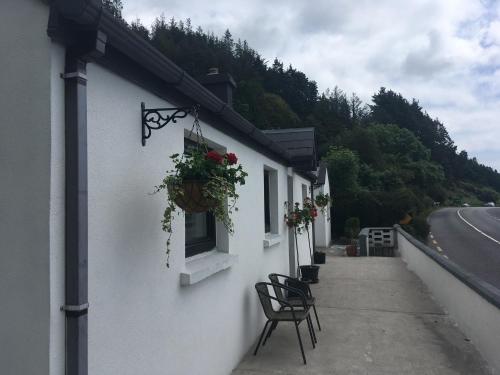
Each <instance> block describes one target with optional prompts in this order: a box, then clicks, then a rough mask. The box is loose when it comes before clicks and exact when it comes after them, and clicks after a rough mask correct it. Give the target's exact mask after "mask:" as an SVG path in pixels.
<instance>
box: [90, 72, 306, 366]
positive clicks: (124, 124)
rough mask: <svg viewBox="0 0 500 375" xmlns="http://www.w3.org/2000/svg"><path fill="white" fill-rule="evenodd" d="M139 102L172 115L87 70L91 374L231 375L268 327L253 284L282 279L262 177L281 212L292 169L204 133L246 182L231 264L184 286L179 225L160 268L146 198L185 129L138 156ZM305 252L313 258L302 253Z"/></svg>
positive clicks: (156, 209)
mask: <svg viewBox="0 0 500 375" xmlns="http://www.w3.org/2000/svg"><path fill="white" fill-rule="evenodd" d="M141 101H144V102H145V103H146V106H147V107H156V106H160V107H168V106H171V105H174V103H167V102H165V101H163V100H161V99H159V98H157V97H155V96H154V95H152V94H150V93H148V92H147V91H144V90H143V89H141V88H139V87H138V86H136V85H134V84H132V83H130V82H128V81H125V80H123V79H121V78H119V77H118V76H116V75H114V74H113V73H111V72H109V71H107V70H105V69H104V68H102V67H100V66H97V65H89V66H88V109H89V114H88V151H89V189H88V191H89V302H90V310H89V373H92V374H93V373H96V374H97V373H99V374H103V375H105V374H117V373H119V374H123V375H126V374H134V375H136V374H150V375H155V374H158V375H159V374H162V375H163V374H207V375H209V374H217V375H220V374H229V373H230V372H231V370H232V369H233V368H234V367H235V366H236V365H237V364H238V362H239V360H240V359H241V358H242V356H243V355H244V354H245V353H246V351H247V350H248V349H249V348H250V346H251V345H252V344H253V343H254V340H255V338H256V337H257V335H258V333H259V331H260V330H261V329H262V325H263V323H264V316H263V313H262V310H261V306H260V304H259V302H258V299H257V295H256V292H255V289H254V284H255V283H256V282H258V281H262V280H266V279H267V275H268V274H269V273H271V272H280V273H287V272H288V268H289V265H288V256H289V254H288V235H287V230H288V229H287V227H286V225H285V224H284V222H283V221H280V223H279V234H280V235H281V242H280V243H278V244H276V245H274V246H272V247H270V248H266V249H264V247H263V240H264V203H263V189H264V188H263V168H264V165H267V166H269V167H272V168H274V169H276V170H277V171H278V181H279V189H278V195H279V197H278V199H279V202H283V203H284V202H285V201H286V199H287V168H286V167H285V166H283V165H280V164H278V163H276V162H275V161H273V160H270V159H268V158H266V157H264V156H262V155H261V154H259V153H257V152H255V151H253V150H252V149H250V148H248V147H247V146H245V145H243V144H241V143H239V142H237V141H236V140H234V139H232V138H230V137H229V136H227V135H225V134H224V133H223V132H220V131H218V130H216V129H214V128H211V127H210V126H208V125H207V124H204V123H202V128H203V132H204V135H205V137H206V138H208V139H210V140H212V141H214V142H217V143H219V144H221V145H223V146H225V147H227V150H228V151H232V152H235V153H236V154H237V155H238V157H239V159H240V161H241V163H242V164H243V165H244V167H245V169H246V171H247V172H248V174H249V176H248V179H247V183H246V185H244V186H243V187H241V188H240V189H239V194H240V200H239V202H238V207H239V211H238V212H237V213H235V215H234V216H233V219H234V223H235V229H236V233H235V235H234V236H232V237H229V245H228V250H229V253H230V254H235V255H237V256H238V262H237V264H235V265H233V266H232V267H230V268H229V269H227V270H224V271H221V272H219V273H217V274H215V275H213V276H211V277H209V278H207V279H205V280H202V281H201V282H199V283H197V284H194V285H191V286H183V287H181V286H180V283H179V277H180V276H179V275H180V273H181V272H182V271H184V270H185V269H186V260H185V257H184V219H183V217H182V215H181V216H179V217H177V218H176V220H175V223H174V236H173V237H172V255H171V258H170V260H171V266H170V268H169V269H167V268H166V267H165V241H166V238H167V235H166V233H164V232H162V231H161V227H160V219H161V216H162V211H163V209H164V207H165V200H164V197H163V196H161V195H151V194H150V193H151V192H153V190H154V186H155V185H157V184H158V183H160V181H161V180H162V177H163V176H164V173H165V171H166V170H168V169H170V168H171V167H172V165H171V163H170V160H169V155H171V154H173V153H175V152H182V149H183V137H184V129H190V127H191V125H192V118H191V117H189V118H186V119H185V120H180V121H179V122H178V123H177V124H176V125H169V126H167V127H166V128H164V129H162V130H160V131H154V132H153V134H152V137H151V138H150V139H149V140H148V142H147V146H146V147H142V146H141V140H140V103H141ZM296 180H297V182H296V183H297V184H300V182H302V180H303V179H302V178H301V177H298V176H297V178H296ZM304 181H305V180H304ZM296 192H300V189H299V188H297V189H296ZM297 199H298V198H297ZM283 215H284V206H283V204H280V205H279V217H283ZM301 240H303V239H301ZM302 252H303V253H304V254H307V253H308V250H306V247H305V246H303V250H302ZM304 258H305V257H304ZM188 265H189V263H188Z"/></svg>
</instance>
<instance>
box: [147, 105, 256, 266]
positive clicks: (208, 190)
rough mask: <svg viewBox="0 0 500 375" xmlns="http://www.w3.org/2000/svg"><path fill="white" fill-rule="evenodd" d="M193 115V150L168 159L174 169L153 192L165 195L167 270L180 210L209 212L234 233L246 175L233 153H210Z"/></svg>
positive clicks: (196, 114) (195, 112) (197, 121)
mask: <svg viewBox="0 0 500 375" xmlns="http://www.w3.org/2000/svg"><path fill="white" fill-rule="evenodd" d="M193 112H194V118H195V119H194V123H193V128H192V129H191V133H190V138H191V135H192V133H193V131H194V130H195V131H196V138H197V142H196V148H194V149H192V150H189V152H188V153H183V154H182V155H180V154H173V155H171V156H170V159H172V162H173V164H174V168H173V169H172V170H170V171H168V172H167V175H166V176H165V178H164V179H163V181H162V183H161V184H160V185H158V186H156V190H155V192H156V193H157V192H160V191H165V190H166V191H167V192H168V194H167V207H166V208H165V211H164V213H163V219H162V221H161V223H162V229H163V230H164V231H165V232H167V233H168V239H167V251H166V252H167V267H168V266H169V255H170V240H171V237H172V221H173V219H174V214H175V213H177V214H179V213H180V212H179V210H178V209H181V210H182V211H184V212H186V213H198V212H207V211H208V212H211V213H212V214H213V215H214V216H215V218H216V219H217V220H218V221H220V222H221V223H222V224H223V225H224V226H225V227H226V229H227V230H228V232H229V233H231V234H232V233H233V232H234V230H233V222H232V220H231V215H232V213H233V211H236V210H237V208H236V201H237V199H238V197H239V196H238V194H237V192H236V186H237V185H244V184H245V177H246V176H247V175H248V174H247V173H246V172H245V171H244V170H243V166H242V165H241V164H238V157H237V156H236V155H235V154H233V153H225V154H221V153H219V152H217V151H213V150H212V151H209V150H208V147H207V145H206V141H205V139H204V138H203V135H202V133H201V128H200V124H199V120H198V113H197V111H196V109H195V110H193Z"/></svg>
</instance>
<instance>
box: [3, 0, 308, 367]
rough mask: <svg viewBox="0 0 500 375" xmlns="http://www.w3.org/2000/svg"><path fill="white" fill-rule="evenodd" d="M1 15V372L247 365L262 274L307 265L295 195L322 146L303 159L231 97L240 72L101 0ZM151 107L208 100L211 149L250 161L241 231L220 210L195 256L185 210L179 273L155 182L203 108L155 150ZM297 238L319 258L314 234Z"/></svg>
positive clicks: (204, 116)
mask: <svg viewBox="0 0 500 375" xmlns="http://www.w3.org/2000/svg"><path fill="white" fill-rule="evenodd" d="M0 19H1V24H2V25H4V27H5V29H6V30H8V32H4V33H1V35H0V39H1V40H2V43H1V44H2V46H4V48H5V52H6V53H5V54H4V55H3V57H2V58H1V59H0V68H1V69H0V72H1V74H2V76H1V82H2V85H1V86H0V92H1V97H2V101H1V102H0V106H1V107H2V111H0V123H1V124H2V126H1V128H0V129H1V130H0V131H1V132H2V133H1V137H0V145H1V147H0V166H1V171H2V194H1V196H0V208H1V220H2V225H1V226H0V238H1V241H2V246H1V252H0V280H1V282H0V292H1V296H2V300H3V301H4V302H5V303H2V306H1V307H0V317H1V321H2V323H1V325H0V329H1V335H0V336H1V342H0V346H1V350H0V372H1V373H2V374H8V375H11V374H12V375H14V374H16V375H17V374H26V375H28V374H37V375H40V374H51V375H59V374H65V373H67V374H81V375H84V374H100V375H101V374H103V375H105V374H134V375H136V374H151V375H154V374H217V375H219V374H228V373H230V372H231V370H232V369H233V368H234V367H235V366H236V365H237V363H238V362H239V360H240V359H241V358H242V357H243V355H244V354H245V353H246V352H247V351H248V349H249V348H250V346H251V345H252V344H253V343H254V341H255V338H256V336H257V335H258V333H259V330H260V329H261V328H262V323H263V319H264V317H263V314H262V311H261V307H260V305H259V302H258V299H257V297H256V293H255V290H254V287H253V285H254V284H255V283H256V282H257V281H261V280H266V279H267V275H268V274H269V273H271V272H278V273H285V274H292V275H293V274H295V272H296V268H297V255H296V249H295V247H294V241H293V235H292V233H291V231H290V230H289V229H288V227H287V226H286V224H285V223H284V220H283V217H284V215H285V211H286V208H285V202H296V201H298V202H301V201H302V200H303V198H304V194H305V195H307V196H310V194H311V191H312V188H311V186H312V185H313V184H314V182H315V181H316V180H315V176H314V173H313V172H314V171H315V168H316V154H315V150H310V152H309V154H308V156H306V157H305V158H303V159H301V161H300V163H298V162H297V160H295V159H294V156H293V155H292V154H291V153H290V152H289V150H287V149H286V148H285V147H281V146H280V145H279V144H277V143H276V142H274V141H273V140H272V138H271V137H269V136H267V135H266V134H264V133H262V132H260V131H259V130H258V129H256V128H255V127H254V126H253V125H252V124H250V123H249V122H248V121H246V120H244V119H243V118H241V116H239V115H238V114H237V113H236V112H234V111H233V110H232V108H231V102H230V99H231V98H230V89H231V86H230V82H229V83H228V81H227V80H224V79H223V78H224V77H223V76H220V77H219V78H220V79H219V78H217V79H216V81H217V82H218V83H220V84H221V85H225V84H226V86H222V87H223V88H224V90H219V91H218V90H212V91H210V90H209V89H207V88H206V87H204V86H202V85H201V84H200V83H199V82H198V81H196V80H195V79H193V78H191V77H190V76H189V75H187V74H186V73H185V72H183V71H182V70H181V69H180V68H179V67H177V66H176V65H175V64H173V63H172V62H171V61H169V60H168V59H167V58H165V57H164V56H163V55H161V54H160V53H158V52H156V51H155V50H154V49H153V48H152V47H151V46H149V44H148V43H147V42H146V41H144V40H142V39H141V38H140V37H138V36H137V35H134V34H133V33H131V32H130V31H129V30H128V29H127V28H126V27H125V26H123V25H121V24H119V23H118V22H116V21H115V20H114V19H113V18H112V17H111V16H110V15H108V14H107V13H105V12H104V11H102V9H101V5H100V1H91V0H74V1H73V0H72V1H60V2H58V1H54V2H49V3H47V2H44V1H40V0H25V1H22V2H18V1H14V0H7V1H4V2H2V4H1V5H0ZM212 78H213V77H212ZM212 83H213V82H212ZM220 87H221V86H220V85H219V86H217V88H218V89H220ZM228 90H229V91H228ZM228 93H229V94H228ZM142 102H143V103H145V106H146V107H147V108H171V107H184V106H188V107H189V106H192V105H194V104H198V105H200V123H201V127H202V130H203V134H204V136H205V138H206V139H207V141H208V142H209V145H210V146H211V147H214V148H217V149H219V150H222V151H226V150H227V151H229V152H234V153H236V154H237V155H238V158H239V161H240V162H241V163H242V164H243V165H244V167H245V170H246V171H247V172H248V178H247V182H246V184H245V185H244V186H242V187H240V188H238V193H239V194H240V199H239V201H238V208H239V210H238V211H237V212H235V214H234V215H233V220H234V225H235V234H234V235H232V236H231V235H229V234H228V233H227V231H226V230H225V229H224V228H223V226H222V225H220V224H218V223H216V224H214V235H213V237H214V241H215V245H214V246H211V247H210V248H205V249H201V250H200V249H198V250H197V251H196V254H195V255H192V253H189V252H187V251H186V249H187V243H188V242H189V237H190V236H191V235H192V234H193V232H192V231H200V230H201V231H202V232H203V230H204V228H203V225H204V224H200V220H197V219H196V218H192V217H190V218H189V220H186V218H185V216H184V215H180V216H178V217H176V218H175V221H174V232H173V236H172V246H171V247H172V254H171V258H170V268H166V266H165V262H166V255H165V241H166V238H167V234H166V233H164V232H163V231H162V230H161V226H160V219H161V216H162V212H163V209H164V207H165V197H164V196H163V195H162V194H152V192H153V191H154V186H156V185H158V184H159V183H160V182H161V180H162V178H163V176H164V175H165V172H166V171H167V170H169V169H171V168H172V164H171V161H170V159H169V155H171V154H174V153H182V152H183V150H184V144H185V142H186V139H187V138H189V136H190V132H189V131H190V129H191V127H192V124H193V117H192V116H191V115H188V116H187V117H185V118H183V119H178V120H177V123H171V124H168V125H167V126H165V127H164V128H162V129H160V130H153V131H152V133H151V137H150V138H148V139H147V141H146V144H145V146H143V145H142V143H141V141H142V134H141V131H142V127H141V126H142V123H141V121H142V118H141V103H142ZM304 161H305V162H306V163H305V164H304ZM266 176H267V178H268V181H267V183H265V178H266ZM265 189H268V194H269V196H270V201H269V205H268V206H266V205H265V202H264V190H265ZM266 210H268V211H269V215H268V216H269V221H270V222H269V223H266V219H265V216H266V215H265V211H266ZM188 221H189V222H188ZM201 222H203V219H201ZM266 224H269V225H268V226H266ZM200 225H201V227H200ZM298 250H299V253H298V257H299V261H300V263H301V264H309V263H310V259H309V246H308V243H307V237H306V236H305V235H303V236H300V237H299V241H298Z"/></svg>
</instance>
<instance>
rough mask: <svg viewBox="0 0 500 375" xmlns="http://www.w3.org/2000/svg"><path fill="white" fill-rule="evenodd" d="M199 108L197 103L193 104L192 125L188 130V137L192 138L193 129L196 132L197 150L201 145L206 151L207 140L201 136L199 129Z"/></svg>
mask: <svg viewBox="0 0 500 375" xmlns="http://www.w3.org/2000/svg"><path fill="white" fill-rule="evenodd" d="M199 109H200V106H199V105H198V104H196V105H195V106H193V116H194V121H193V126H192V127H191V131H190V132H189V138H190V139H192V136H193V131H195V132H196V149H197V150H199V149H200V146H203V148H204V149H205V152H208V146H207V142H206V140H205V137H203V132H202V131H201V126H200V116H199Z"/></svg>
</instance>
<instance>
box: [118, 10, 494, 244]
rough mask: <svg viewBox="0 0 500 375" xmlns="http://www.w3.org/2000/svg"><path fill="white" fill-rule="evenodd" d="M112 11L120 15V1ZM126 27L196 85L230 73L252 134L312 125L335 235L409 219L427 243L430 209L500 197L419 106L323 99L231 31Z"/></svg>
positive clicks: (399, 99) (381, 93)
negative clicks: (211, 74) (328, 186)
mask: <svg viewBox="0 0 500 375" xmlns="http://www.w3.org/2000/svg"><path fill="white" fill-rule="evenodd" d="M108 3H109V4H108V6H110V7H111V8H112V9H114V11H115V12H116V16H117V17H120V14H119V6H118V8H117V7H116V4H117V3H118V5H119V3H120V1H108ZM117 9H118V11H117ZM129 27H131V28H132V29H133V30H134V31H136V32H137V33H139V34H140V35H141V36H142V37H143V38H145V39H148V40H149V41H150V42H151V43H152V44H153V45H154V46H155V47H156V48H158V49H159V50H160V51H161V52H163V53H164V54H165V55H166V56H168V57H169V58H170V59H172V60H173V61H174V62H175V63H177V64H178V65H179V66H181V67H182V68H183V69H185V70H186V71H187V72H188V73H190V74H191V75H192V76H194V77H198V76H202V75H204V74H206V72H207V71H208V68H211V67H218V68H219V70H220V71H221V72H227V73H230V74H232V75H233V77H234V79H235V81H236V82H237V85H238V87H237V89H236V92H235V98H234V101H235V104H234V107H235V109H236V110H237V111H238V112H239V113H241V114H242V115H243V116H244V117H246V118H247V119H248V120H250V121H252V122H253V123H254V124H255V125H256V126H258V127H260V128H262V129H268V128H289V127H303V126H313V127H315V129H316V131H317V136H318V137H317V139H318V146H319V152H320V156H321V157H322V158H324V159H326V160H327V161H328V162H329V168H330V174H331V181H332V191H333V197H334V200H333V201H334V204H333V205H334V214H333V217H334V220H333V225H334V233H335V234H336V235H338V236H340V235H342V234H343V228H344V222H345V220H346V219H347V218H348V217H359V218H360V221H361V226H380V225H392V224H394V223H396V222H399V221H400V220H401V219H402V218H404V217H405V216H406V217H407V218H408V216H407V214H410V216H412V217H413V227H410V228H409V230H416V231H417V232H418V233H421V235H424V234H425V230H426V222H425V216H426V214H427V213H428V212H429V210H430V209H431V207H432V206H433V202H441V205H444V204H450V205H451V204H453V205H460V204H463V203H469V204H482V202H487V201H498V199H499V197H500V194H499V193H500V174H499V173H497V171H495V170H493V169H492V168H490V167H487V166H484V165H481V164H479V163H478V162H477V160H476V159H475V158H469V157H468V155H467V152H465V151H460V152H459V151H458V150H457V147H456V146H455V145H454V142H453V140H452V139H451V138H450V136H449V134H448V132H447V131H446V128H445V126H444V124H442V123H441V122H440V121H439V120H437V119H434V118H432V117H431V116H430V115H428V114H427V113H426V112H425V110H423V109H422V108H421V107H420V105H419V103H418V101H417V100H415V99H412V100H408V99H406V98H404V97H403V96H401V95H400V94H398V93H396V92H394V91H391V90H389V89H386V88H380V89H379V90H378V91H376V92H375V94H374V95H373V97H372V102H371V103H368V104H365V103H363V102H362V101H361V100H360V99H359V98H358V97H357V96H356V95H355V94H351V95H347V94H346V93H344V92H343V91H342V90H341V89H340V88H338V87H336V86H335V82H331V83H330V82H327V84H330V85H331V87H334V88H333V89H332V90H327V91H326V92H324V93H319V92H318V88H317V84H316V82H314V81H313V80H311V79H309V78H308V77H307V76H306V75H305V74H304V73H302V72H301V71H299V70H298V69H296V68H294V67H293V66H291V65H290V66H284V64H283V63H282V62H281V61H279V60H277V59H275V60H274V61H273V62H272V63H271V62H267V61H266V60H265V59H264V58H263V57H262V56H260V55H259V53H258V52H257V51H255V50H253V49H252V48H251V47H250V46H249V45H248V43H247V42H246V41H242V40H240V39H237V40H234V39H233V36H232V35H231V33H230V32H229V30H228V31H226V33H225V34H224V35H223V36H221V37H218V36H215V35H214V34H213V33H211V32H207V31H204V30H202V29H201V28H199V27H198V28H195V27H194V26H193V25H192V24H191V22H190V20H189V19H188V20H185V21H175V20H174V19H173V18H172V19H170V20H167V19H166V18H165V17H164V16H159V17H158V18H157V19H156V21H155V22H154V24H153V25H152V27H151V30H148V29H147V28H145V27H144V26H143V25H142V24H141V23H140V22H139V21H136V22H133V23H132V24H131V25H130V26H129ZM374 90H376V88H374ZM471 125H472V124H471Z"/></svg>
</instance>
